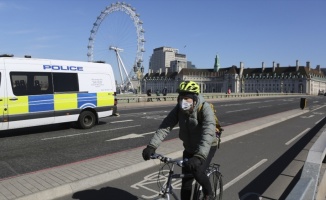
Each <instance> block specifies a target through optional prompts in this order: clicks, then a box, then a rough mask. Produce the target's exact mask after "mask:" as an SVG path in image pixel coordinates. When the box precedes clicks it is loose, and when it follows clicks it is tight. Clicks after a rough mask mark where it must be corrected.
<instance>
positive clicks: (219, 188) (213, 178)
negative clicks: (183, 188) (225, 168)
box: [193, 169, 223, 200]
mask: <svg viewBox="0 0 326 200" xmlns="http://www.w3.org/2000/svg"><path fill="white" fill-rule="evenodd" d="M208 178H209V182H210V183H211V186H212V190H213V192H214V197H215V200H222V196H223V181H222V174H221V173H220V172H219V171H217V169H212V170H211V171H209V172H208ZM203 198H204V194H203V191H202V187H201V186H200V185H199V184H198V183H196V186H195V193H194V198H193V199H194V200H201V199H203Z"/></svg>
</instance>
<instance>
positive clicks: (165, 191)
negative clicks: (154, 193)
mask: <svg viewBox="0 0 326 200" xmlns="http://www.w3.org/2000/svg"><path fill="white" fill-rule="evenodd" d="M151 159H159V160H160V161H161V162H163V163H165V164H166V165H168V166H169V175H168V179H167V181H166V184H165V186H161V194H160V197H159V198H158V199H156V200H170V194H171V195H172V196H173V197H174V199H175V200H179V198H178V197H177V195H176V194H175V193H174V192H173V187H172V179H180V178H188V177H189V178H190V177H193V175H192V174H175V173H174V166H175V165H177V166H179V167H184V166H183V163H184V162H185V161H186V160H182V159H179V160H178V159H176V160H173V159H172V158H169V157H165V156H163V155H161V154H157V153H156V154H153V155H152V156H151ZM164 166H165V165H164ZM164 166H163V167H164ZM163 167H162V168H161V169H160V170H162V169H163ZM219 167H220V165H218V164H215V163H212V164H210V165H209V167H208V168H207V169H206V174H207V176H208V177H209V180H210V183H211V186H212V189H213V191H214V196H215V199H216V200H222V195H223V182H222V174H221V172H220V171H219ZM157 181H158V184H159V181H160V173H158V180H157ZM202 198H203V192H202V186H201V185H200V184H199V183H197V182H195V187H194V193H193V200H200V199H202Z"/></svg>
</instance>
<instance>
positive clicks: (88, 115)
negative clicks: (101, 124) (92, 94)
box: [78, 111, 96, 129]
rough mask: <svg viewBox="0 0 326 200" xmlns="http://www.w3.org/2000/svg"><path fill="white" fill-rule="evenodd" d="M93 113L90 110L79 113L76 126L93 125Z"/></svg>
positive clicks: (83, 127)
mask: <svg viewBox="0 0 326 200" xmlns="http://www.w3.org/2000/svg"><path fill="white" fill-rule="evenodd" d="M95 121H96V118H95V115H94V113H92V112H91V111H84V112H82V113H81V114H80V115H79V118H78V126H79V127H80V128H82V129H89V128H92V127H93V126H94V125H95Z"/></svg>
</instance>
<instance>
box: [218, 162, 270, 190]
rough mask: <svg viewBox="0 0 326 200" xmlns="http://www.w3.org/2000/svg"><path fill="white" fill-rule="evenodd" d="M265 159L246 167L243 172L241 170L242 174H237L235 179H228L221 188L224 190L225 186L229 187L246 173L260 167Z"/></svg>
mask: <svg viewBox="0 0 326 200" xmlns="http://www.w3.org/2000/svg"><path fill="white" fill-rule="evenodd" d="M266 161H267V159H263V160H261V161H259V162H258V163H257V164H255V165H254V166H252V167H250V168H249V169H247V170H246V171H245V172H243V173H242V174H240V175H239V176H237V177H236V178H235V179H233V180H232V181H230V182H228V183H227V184H225V185H223V190H226V189H227V188H229V187H231V186H232V185H233V184H235V183H236V182H238V181H240V180H241V179H242V178H243V177H245V176H247V175H248V174H250V173H251V172H252V171H254V170H255V169H257V168H258V167H260V166H261V165H262V164H264V163H265V162H266Z"/></svg>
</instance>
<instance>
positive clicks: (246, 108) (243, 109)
mask: <svg viewBox="0 0 326 200" xmlns="http://www.w3.org/2000/svg"><path fill="white" fill-rule="evenodd" d="M244 110H250V109H249V108H246V109H240V110H231V111H227V112H225V113H232V112H240V111H244Z"/></svg>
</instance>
